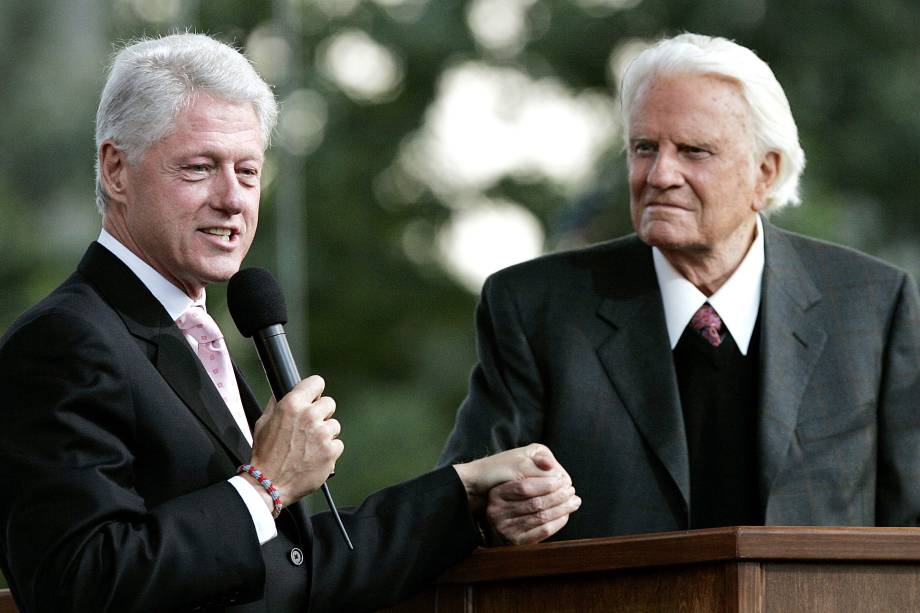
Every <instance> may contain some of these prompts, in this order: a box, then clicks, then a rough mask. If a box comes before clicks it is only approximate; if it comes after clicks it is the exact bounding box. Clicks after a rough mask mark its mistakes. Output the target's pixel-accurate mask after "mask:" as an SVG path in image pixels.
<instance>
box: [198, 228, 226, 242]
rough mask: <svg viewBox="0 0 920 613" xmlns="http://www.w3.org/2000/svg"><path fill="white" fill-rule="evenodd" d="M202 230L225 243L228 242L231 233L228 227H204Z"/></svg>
mask: <svg viewBox="0 0 920 613" xmlns="http://www.w3.org/2000/svg"><path fill="white" fill-rule="evenodd" d="M202 232H204V233H206V234H211V235H212V236H216V237H218V238H219V239H220V240H222V241H224V242H225V243H229V242H230V235H231V234H232V232H231V231H230V229H229V228H204V229H203V230H202Z"/></svg>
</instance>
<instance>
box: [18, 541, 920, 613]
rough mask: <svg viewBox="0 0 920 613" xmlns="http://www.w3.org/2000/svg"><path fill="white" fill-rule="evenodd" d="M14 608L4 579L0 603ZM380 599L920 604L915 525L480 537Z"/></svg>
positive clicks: (405, 609)
mask: <svg viewBox="0 0 920 613" xmlns="http://www.w3.org/2000/svg"><path fill="white" fill-rule="evenodd" d="M15 610H16V609H15V607H14V606H13V602H12V598H11V597H10V595H9V592H8V591H6V590H0V613H13V612H15ZM386 611H387V612H388V613H434V612H436V613H513V612H515V611H527V612H528V613H538V612H547V613H549V612H552V613H568V612H572V613H576V612H577V613H590V612H592V611H604V612H608V611H618V612H619V611H623V612H631V611H642V612H656V611H662V612H669V613H670V612H676V611H679V612H681V613H696V612H703V611H705V612H718V613H723V612H724V613H754V612H757V613H771V612H782V613H794V612H799V611H807V612H809V613H811V612H817V613H825V612H827V613H829V612H832V611H833V612H836V611H840V612H844V611H845V612H847V613H850V612H852V611H859V612H872V611H877V612H879V613H881V612H885V613H892V612H900V611H920V528H784V527H772V526H771V527H739V528H715V529H711V530H690V531H687V532H666V533H659V534H645V535H640V536H627V537H613V538H603V539H592V540H584V541H568V542H559V543H546V544H540V545H525V546H521V547H499V548H494V549H480V550H477V551H475V552H474V553H473V554H472V555H470V556H469V557H468V558H467V559H466V560H464V561H463V562H461V563H460V564H458V565H457V566H456V567H454V568H453V569H451V571H449V572H448V573H447V574H445V575H444V576H443V577H441V579H439V580H438V582H437V584H436V585H435V586H434V587H433V588H431V589H429V590H428V591H427V592H424V593H422V594H420V595H418V596H416V597H414V598H412V599H411V600H409V601H407V602H405V603H402V604H400V605H398V606H396V607H392V608H390V609H387V610H386Z"/></svg>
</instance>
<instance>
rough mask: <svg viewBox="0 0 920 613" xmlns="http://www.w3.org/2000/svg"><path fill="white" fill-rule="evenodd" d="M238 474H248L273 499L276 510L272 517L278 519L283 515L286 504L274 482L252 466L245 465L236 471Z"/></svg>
mask: <svg viewBox="0 0 920 613" xmlns="http://www.w3.org/2000/svg"><path fill="white" fill-rule="evenodd" d="M236 473H237V474H241V473H248V474H250V475H252V477H253V478H254V479H255V480H256V481H258V482H259V485H261V486H262V487H264V488H265V491H266V492H268V495H269V496H271V497H272V502H274V503H275V508H274V510H273V511H272V517H274V518H277V517H278V515H280V514H281V509H283V508H284V503H283V502H281V492H279V491H278V488H276V487H275V486H274V485H272V480H271V479H269V478H268V477H266V476H265V474H264V473H263V472H262V471H261V470H259V469H258V468H256V467H255V466H253V465H252V464H243V465H242V466H240V467H239V468H237V469H236Z"/></svg>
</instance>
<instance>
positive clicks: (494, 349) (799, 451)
mask: <svg viewBox="0 0 920 613" xmlns="http://www.w3.org/2000/svg"><path fill="white" fill-rule="evenodd" d="M764 227H765V228H764V235H765V249H766V266H765V270H764V278H763V297H762V301H761V306H760V309H761V312H760V318H761V339H762V340H761V354H760V366H761V375H760V391H759V398H760V402H759V416H758V449H757V454H758V460H759V466H760V469H759V474H752V475H751V477H750V478H751V479H756V480H757V483H758V488H759V492H760V498H761V504H762V505H763V511H764V517H765V519H766V522H767V523H768V524H786V525H790V524H791V525H796V524H805V525H811V524H839V525H916V524H917V522H918V518H920V299H918V295H917V286H916V283H915V282H914V281H913V279H911V277H910V276H909V275H907V274H906V273H905V272H903V271H901V270H898V269H896V268H894V267H892V266H889V265H887V264H884V263H882V262H880V261H878V260H875V259H873V258H870V257H868V256H865V255H862V254H859V253H857V252H855V251H852V250H849V249H846V248H843V247H838V246H833V245H829V244H827V243H823V242H820V241H816V240H813V239H808V238H805V237H801V236H797V235H794V234H791V233H789V232H785V231H783V230H780V229H778V228H776V227H773V226H771V225H769V224H766V223H765V224H764ZM477 327H478V349H479V359H480V362H479V364H478V365H477V366H476V368H475V369H474V371H473V374H472V378H471V383H470V391H469V395H468V397H467V398H466V400H465V401H464V402H463V404H462V405H461V407H460V410H459V412H458V415H457V422H456V425H455V428H454V431H453V433H452V434H451V436H450V439H449V440H448V442H447V444H446V446H445V449H444V452H443V454H442V457H441V460H440V461H441V463H442V464H447V463H450V462H454V461H456V460H458V459H461V458H470V457H473V456H481V455H484V454H488V453H492V452H494V451H497V450H500V449H506V448H509V447H514V446H517V445H522V444H525V443H530V442H533V441H540V442H543V443H546V444H548V445H549V446H550V448H551V449H552V450H553V452H554V453H555V455H556V456H557V458H558V459H559V460H560V461H561V462H562V464H563V465H564V466H565V467H566V468H567V469H568V471H569V472H570V474H571V475H572V479H573V481H574V484H575V487H576V489H577V490H578V492H579V494H580V495H581V496H582V498H583V501H584V502H583V505H582V508H581V509H580V510H579V511H578V512H577V513H576V514H574V515H573V516H572V518H571V519H570V520H569V523H568V525H567V526H566V528H565V529H563V530H562V531H561V532H560V533H559V534H557V536H556V537H555V538H556V539H571V538H587V537H596V536H609V535H616V534H632V533H641V532H653V531H665V530H679V529H685V528H686V527H687V526H688V517H689V509H690V505H691V504H692V503H693V501H692V500H691V499H690V485H689V484H690V477H689V472H690V471H689V465H688V454H687V441H686V436H685V432H684V423H683V415H682V411H681V406H680V398H679V394H678V388H677V379H676V376H675V372H674V366H673V361H672V358H671V351H670V346H669V342H668V336H667V331H666V328H665V320H664V311H663V307H662V302H661V295H660V292H659V290H658V285H657V281H656V277H655V271H654V267H653V264H652V256H651V249H650V248H649V247H648V246H646V245H645V244H643V243H642V242H641V241H640V240H639V239H638V238H636V237H635V236H629V237H625V238H621V239H618V240H614V241H611V242H608V243H604V244H600V245H596V246H593V247H590V248H587V249H583V250H578V251H572V252H566V253H558V254H552V255H548V256H545V257H542V258H539V259H537V260H533V261H530V262H526V263H524V264H521V265H518V266H514V267H511V268H509V269H506V270H503V271H501V272H499V273H497V274H496V275H494V276H493V277H491V278H490V279H489V280H488V281H487V282H486V284H485V287H484V288H483V292H482V298H481V301H480V304H479V307H478V310H477ZM726 461H728V462H730V461H732V460H731V458H726Z"/></svg>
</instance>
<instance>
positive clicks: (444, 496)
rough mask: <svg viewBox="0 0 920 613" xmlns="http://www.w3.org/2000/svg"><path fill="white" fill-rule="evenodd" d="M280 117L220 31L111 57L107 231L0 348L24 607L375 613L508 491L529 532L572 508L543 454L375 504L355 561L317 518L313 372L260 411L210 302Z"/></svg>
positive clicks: (8, 549) (4, 557) (362, 514)
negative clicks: (308, 505)
mask: <svg viewBox="0 0 920 613" xmlns="http://www.w3.org/2000/svg"><path fill="white" fill-rule="evenodd" d="M276 117H277V105H276V102H275V99H274V97H273V95H272V93H271V90H270V88H269V87H268V85H266V84H265V82H264V81H262V79H261V78H259V76H258V75H257V74H256V73H255V71H254V70H253V68H252V67H251V65H250V64H249V63H248V61H247V60H246V59H245V58H244V57H243V56H242V55H240V54H239V53H238V52H237V51H235V50H234V49H232V48H230V47H228V46H226V45H224V44H222V43H219V42H217V41H215V40H213V39H211V38H209V37H206V36H201V35H192V34H181V35H174V36H167V37H164V38H160V39H152V40H146V41H141V42H139V43H136V44H133V45H131V46H128V47H126V48H125V49H123V50H122V51H121V52H120V53H119V54H118V55H117V56H116V58H115V61H114V63H113V65H112V68H111V71H110V73H109V77H108V81H107V83H106V85H105V88H104V90H103V93H102V98H101V101H100V104H99V110H98V113H97V118H96V146H97V152H98V161H97V173H96V194H97V196H96V201H97V202H96V203H97V206H98V208H99V210H100V213H101V215H102V231H101V233H100V235H99V238H98V241H96V242H94V243H93V244H91V245H90V247H89V249H88V250H87V251H86V254H85V255H84V256H83V259H82V260H81V262H80V263H79V265H78V267H77V270H76V272H74V273H73V275H71V276H70V278H68V279H67V280H66V281H65V282H64V283H63V284H62V285H61V286H60V287H58V288H57V289H56V290H55V291H54V292H52V293H51V294H50V295H49V296H48V297H47V298H45V299H44V300H42V301H41V302H40V303H39V304H37V305H36V306H35V307H33V308H32V309H30V310H29V311H27V312H26V313H25V314H23V315H22V316H21V317H20V318H19V319H18V320H17V321H16V322H15V323H14V324H13V326H12V327H11V328H10V329H9V330H8V331H7V332H6V333H5V335H4V336H3V338H2V340H0V398H2V401H0V402H2V404H0V462H2V466H3V470H2V475H3V476H2V484H3V492H4V493H3V496H2V497H0V566H2V571H3V573H4V575H5V576H6V577H7V579H8V580H9V582H10V586H11V588H12V592H13V595H14V598H15V599H16V603H17V606H18V607H19V609H20V610H21V611H23V612H35V611H78V612H88V611H93V612H103V611H118V612H128V611H178V610H211V611H218V610H220V611H224V610H230V611H261V612H272V613H283V612H286V611H308V610H309V611H333V610H343V611H362V610H370V609H373V608H377V607H381V606H385V605H387V604H390V603H392V602H395V601H397V600H399V599H401V598H402V597H404V596H405V595H407V594H408V593H410V592H411V591H412V590H413V589H414V588H416V587H417V586H419V585H420V584H421V583H423V582H424V581H426V580H428V579H430V578H432V577H434V576H436V575H437V574H439V573H440V572H441V571H443V570H444V569H446V568H447V567H448V566H450V565H451V564H452V563H454V562H456V561H457V560H459V559H460V558H462V557H463V556H464V555H466V554H467V553H468V552H469V551H470V550H471V549H472V548H473V547H474V546H475V545H476V544H477V537H478V534H479V532H478V530H477V528H476V526H475V523H474V520H473V515H474V514H475V513H476V512H477V511H478V510H480V508H481V506H482V505H483V504H484V501H485V500H486V499H487V498H488V493H489V490H490V489H491V488H493V487H494V486H496V485H498V484H502V483H506V482H509V481H511V482H513V483H512V484H511V485H510V486H509V485H505V486H504V487H505V488H508V487H513V488H516V489H517V490H518V494H519V497H520V500H521V503H520V508H519V509H517V510H516V511H515V512H514V513H512V516H511V517H505V518H504V520H503V521H504V522H506V523H505V525H504V527H503V530H502V533H503V534H504V535H505V536H506V537H507V536H508V535H509V532H510V534H511V540H513V541H516V542H533V541H537V540H541V539H543V538H546V537H547V536H549V535H550V534H552V533H554V532H555V531H557V530H558V529H560V528H561V527H562V526H563V525H564V524H565V522H566V520H567V517H568V515H569V513H571V512H572V511H574V510H575V509H576V508H577V507H578V505H579V504H580V500H579V498H578V497H577V496H575V494H574V490H573V489H572V487H571V481H570V479H569V478H568V475H567V474H566V473H565V470H564V469H563V468H562V467H561V466H560V465H559V464H558V463H557V462H556V461H555V459H554V458H553V456H552V454H551V453H550V452H549V450H548V449H546V448H545V447H542V446H539V445H532V446H529V447H526V448H522V449H516V450H511V451H508V452H505V453H502V454H499V455H496V456H492V457H489V458H483V459H480V460H477V461H474V462H470V463H467V464H460V465H456V466H448V467H446V468H442V469H441V470H438V471H436V472H433V473H430V474H427V475H424V476H422V477H419V478H417V479H415V480H413V481H410V482H407V483H403V484H400V485H397V486H394V487H392V488H388V489H386V490H384V491H382V492H378V493H377V494H374V495H372V496H371V497H370V498H368V499H367V500H366V501H365V503H364V504H362V505H361V506H360V507H358V508H357V509H354V510H352V511H348V512H344V513H343V514H342V516H343V517H342V519H343V521H344V525H345V528H346V530H347V532H348V534H349V535H350V537H351V540H352V541H353V542H354V545H355V550H354V551H350V550H349V549H348V547H347V546H346V544H345V542H344V541H343V540H342V536H341V535H340V534H339V528H338V526H337V525H336V523H335V519H334V517H332V515H331V514H329V513H325V514H320V515H317V516H314V517H312V518H310V517H307V516H306V515H305V513H304V512H303V510H302V509H301V508H300V505H299V504H298V501H299V500H300V499H301V498H302V497H303V496H305V495H307V494H309V493H311V492H313V491H315V490H316V489H318V488H319V487H320V486H321V485H322V484H323V483H324V482H325V480H326V478H327V477H328V475H329V474H330V473H331V472H332V471H333V469H334V466H335V462H336V460H337V459H338V457H339V456H340V455H341V454H342V451H343V444H342V442H341V440H340V439H339V433H340V428H341V426H340V424H339V423H338V422H337V421H336V420H335V419H334V418H333V413H334V411H335V403H334V401H333V400H332V399H331V398H330V397H328V396H324V395H323V394H324V385H325V384H324V382H323V380H322V379H321V378H320V377H318V376H312V377H309V378H307V379H305V380H303V381H301V382H299V383H297V384H296V385H295V386H294V388H293V389H292V390H291V391H290V392H289V393H287V394H285V395H284V396H283V397H282V398H280V399H279V401H278V402H277V403H275V402H274V401H273V402H271V403H269V406H268V407H267V410H266V411H265V412H264V413H261V411H260V409H259V406H258V405H257V403H256V401H255V400H254V398H253V397H252V393H251V391H250V390H249V388H248V386H247V385H246V383H245V382H244V381H243V380H242V379H241V378H240V376H239V374H238V373H237V372H236V370H235V368H234V366H233V363H232V362H231V361H230V357H229V355H228V353H227V349H226V345H225V343H224V341H223V336H222V333H221V331H220V330H219V329H218V327H217V324H216V323H215V322H214V320H213V319H212V318H211V317H210V316H209V315H208V313H207V310H206V304H205V287H206V286H207V285H208V284H209V283H214V282H222V281H226V280H227V279H229V278H230V277H231V276H232V275H233V274H234V273H236V272H237V271H238V270H239V268H240V264H241V262H242V260H243V258H244V256H245V255H246V253H247V251H248V250H249V246H250V244H251V242H252V240H253V237H254V234H255V230H256V224H257V220H258V209H259V197H260V176H261V172H262V164H263V157H264V152H265V149H266V147H267V145H268V142H269V136H270V134H271V131H272V128H273V126H274V124H275V121H276ZM531 498H534V499H535V500H533V499H531ZM533 508H541V509H543V511H542V512H540V513H529V511H530V509H533Z"/></svg>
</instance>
